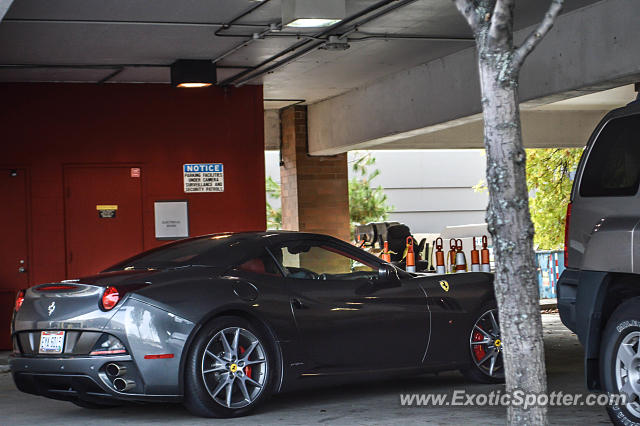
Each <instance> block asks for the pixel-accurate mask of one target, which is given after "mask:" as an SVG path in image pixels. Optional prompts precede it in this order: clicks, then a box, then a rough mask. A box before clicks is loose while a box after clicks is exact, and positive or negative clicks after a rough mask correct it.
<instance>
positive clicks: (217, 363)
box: [202, 327, 269, 409]
mask: <svg viewBox="0 0 640 426" xmlns="http://www.w3.org/2000/svg"><path fill="white" fill-rule="evenodd" d="M268 368H269V367H268V363H267V353H266V351H265V349H264V347H263V346H262V344H261V343H260V340H258V338H257V337H256V336H254V335H253V333H251V332H250V331H249V330H246V329H244V328H240V327H229V328H225V329H224V330H220V331H219V332H217V333H216V335H215V336H213V338H211V340H209V343H208V344H207V346H206V348H205V351H204V354H203V355H202V380H203V381H204V385H205V387H206V388H207V392H209V395H211V398H213V400H214V401H215V402H217V403H218V404H220V405H222V406H223V407H226V408H231V409H238V408H243V407H246V406H248V405H250V404H251V403H252V402H254V401H255V400H256V399H257V398H258V397H259V396H260V394H261V393H262V391H263V389H264V387H265V384H266V380H267V371H268Z"/></svg>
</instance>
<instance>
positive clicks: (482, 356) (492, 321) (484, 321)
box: [461, 304, 504, 383]
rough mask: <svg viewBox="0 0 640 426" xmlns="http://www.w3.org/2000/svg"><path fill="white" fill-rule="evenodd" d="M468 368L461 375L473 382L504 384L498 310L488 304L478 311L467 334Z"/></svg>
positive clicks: (493, 305)
mask: <svg viewBox="0 0 640 426" xmlns="http://www.w3.org/2000/svg"><path fill="white" fill-rule="evenodd" d="M469 358H470V359H469V367H468V368H466V369H463V370H461V371H462V374H463V375H464V376H465V377H466V378H468V379H470V380H473V381H475V382H480V383H502V382H504V361H503V359H502V337H501V334H500V322H499V320H498V309H497V308H496V306H495V304H488V305H485V306H483V307H482V308H481V309H480V312H479V314H478V315H477V317H476V320H475V322H474V324H473V326H472V327H471V330H470V332H469Z"/></svg>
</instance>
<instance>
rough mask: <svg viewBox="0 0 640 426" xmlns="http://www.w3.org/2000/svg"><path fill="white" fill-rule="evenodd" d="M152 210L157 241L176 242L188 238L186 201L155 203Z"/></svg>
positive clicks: (187, 207) (187, 208)
mask: <svg viewBox="0 0 640 426" xmlns="http://www.w3.org/2000/svg"><path fill="white" fill-rule="evenodd" d="M153 210H154V215H155V223H156V238H157V239H159V240H177V239H180V238H187V237H188V236H189V206H188V203H187V201H156V202H155V203H154V205H153Z"/></svg>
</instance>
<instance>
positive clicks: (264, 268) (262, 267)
mask: <svg viewBox="0 0 640 426" xmlns="http://www.w3.org/2000/svg"><path fill="white" fill-rule="evenodd" d="M234 269H236V270H238V271H244V272H250V273H254V274H261V275H273V276H282V274H281V273H280V268H278V265H277V264H276V262H275V261H274V260H273V257H271V255H270V254H269V253H267V252H266V251H265V252H264V253H263V254H262V255H260V256H257V257H252V258H251V259H248V260H246V261H244V262H243V263H241V264H240V265H238V266H236V267H235V268H234Z"/></svg>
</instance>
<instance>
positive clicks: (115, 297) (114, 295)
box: [102, 286, 120, 311]
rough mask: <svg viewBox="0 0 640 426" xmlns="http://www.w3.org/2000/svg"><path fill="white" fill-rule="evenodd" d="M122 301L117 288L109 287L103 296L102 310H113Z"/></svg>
mask: <svg viewBox="0 0 640 426" xmlns="http://www.w3.org/2000/svg"><path fill="white" fill-rule="evenodd" d="M119 301H120V293H119V292H118V289H117V288H115V287H111V286H109V287H107V288H106V289H105V290H104V293H103V294H102V308H103V309H104V310H105V311H109V310H111V309H113V308H114V307H115V306H116V305H117V304H118V302H119Z"/></svg>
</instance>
